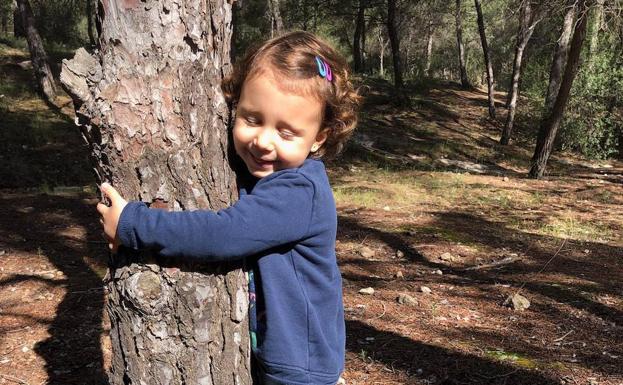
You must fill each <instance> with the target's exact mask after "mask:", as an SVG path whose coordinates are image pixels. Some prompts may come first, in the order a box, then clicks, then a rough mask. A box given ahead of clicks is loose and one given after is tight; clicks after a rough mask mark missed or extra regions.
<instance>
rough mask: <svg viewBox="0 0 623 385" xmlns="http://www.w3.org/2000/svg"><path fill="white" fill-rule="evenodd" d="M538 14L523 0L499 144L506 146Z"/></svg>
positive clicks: (512, 124)
mask: <svg viewBox="0 0 623 385" xmlns="http://www.w3.org/2000/svg"><path fill="white" fill-rule="evenodd" d="M538 17H539V16H538V14H535V13H534V12H533V10H532V6H531V5H530V1H529V0H524V1H523V4H522V5H521V10H520V12H519V31H518V32H517V43H516V45H515V59H514V60H513V74H512V75H511V92H510V94H509V95H508V102H507V107H508V114H507V115H506V123H505V124H504V129H503V130H502V138H501V139H500V144H503V145H507V144H508V143H509V142H510V139H511V133H512V131H513V126H514V124H515V111H516V110H517V99H518V98H519V79H520V77H521V64H522V60H523V54H524V52H525V50H526V46H527V45H528V42H529V41H530V38H531V37H532V33H533V32H534V28H535V27H536V25H537V24H538V23H539V21H540V19H538Z"/></svg>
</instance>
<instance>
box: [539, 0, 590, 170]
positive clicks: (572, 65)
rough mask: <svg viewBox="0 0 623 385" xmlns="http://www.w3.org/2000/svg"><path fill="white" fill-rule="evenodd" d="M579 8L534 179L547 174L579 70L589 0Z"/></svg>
mask: <svg viewBox="0 0 623 385" xmlns="http://www.w3.org/2000/svg"><path fill="white" fill-rule="evenodd" d="M577 7H578V10H577V14H578V21H577V23H576V27H575V30H574V32H573V38H572V39H571V46H570V48H569V57H568V59H567V64H566V66H565V71H564V75H563V77H562V81H561V84H560V89H559V91H558V95H556V101H555V102H554V106H553V107H552V110H551V111H550V112H548V113H547V114H546V115H545V117H544V119H543V122H542V123H541V126H540V128H539V134H538V137H537V143H536V149H535V150H534V156H533V157H532V164H531V167H530V172H529V175H530V177H532V178H540V177H542V176H543V173H544V172H545V167H546V165H547V161H548V159H549V157H550V155H551V152H552V147H553V144H554V139H555V138H556V133H557V131H558V127H559V126H560V122H561V121H562V116H563V113H564V111H565V107H566V105H567V101H568V99H569V94H570V92H571V86H572V84H573V80H574V79H575V75H576V73H577V70H578V65H579V60H580V53H581V51H582V44H583V43H584V38H585V37H586V25H587V23H588V22H587V20H588V12H587V10H588V6H587V0H579V1H578V3H577Z"/></svg>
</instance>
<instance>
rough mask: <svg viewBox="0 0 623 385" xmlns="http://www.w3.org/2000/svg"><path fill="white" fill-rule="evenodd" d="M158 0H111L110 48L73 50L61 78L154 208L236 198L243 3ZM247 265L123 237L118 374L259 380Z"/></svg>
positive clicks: (111, 159) (115, 260)
mask: <svg viewBox="0 0 623 385" xmlns="http://www.w3.org/2000/svg"><path fill="white" fill-rule="evenodd" d="M151 4H152V3H151V2H147V3H145V2H141V1H129V0H100V12H99V14H98V18H99V19H100V21H101V34H100V49H99V51H98V52H97V54H96V55H94V56H91V55H90V54H88V53H87V52H86V51H85V50H84V49H80V50H78V51H77V53H76V55H75V57H74V58H73V60H71V61H67V60H65V61H63V72H62V74H61V81H62V82H63V84H64V86H65V88H66V89H67V91H68V93H69V94H70V95H71V96H72V98H73V99H74V105H75V108H76V115H77V119H78V122H79V124H80V128H81V131H82V133H83V136H84V138H85V140H86V141H87V143H88V144H89V146H90V148H91V155H92V159H93V160H94V165H95V170H96V173H97V175H98V179H99V182H103V181H109V182H111V183H112V184H113V185H114V186H115V187H116V188H118V189H119V191H120V192H121V194H122V195H123V196H124V197H126V198H127V199H131V200H141V201H145V202H154V203H152V207H162V208H167V209H169V210H173V211H179V210H191V209H197V208H211V209H219V208H223V207H226V206H228V205H229V204H231V202H232V200H233V199H234V198H235V197H236V192H235V191H236V188H235V175H234V173H233V171H232V170H231V168H230V166H229V161H228V154H229V153H230V146H229V144H228V130H227V127H228V124H229V118H230V111H229V108H228V106H227V103H226V102H225V99H224V97H223V95H222V92H221V89H220V83H221V80H222V78H223V76H224V75H226V74H228V73H229V72H230V70H231V62H230V54H229V52H230V40H231V31H232V26H231V17H232V9H231V2H229V1H225V0H208V1H206V0H186V1H184V2H179V1H176V0H161V1H160V2H159V3H158V5H157V6H153V5H151ZM198 236H200V235H198ZM241 265H242V263H231V264H210V265H198V264H197V263H192V262H190V261H181V260H178V259H170V260H166V261H163V260H162V258H161V257H159V256H157V255H152V254H150V253H148V252H140V253H136V254H135V253H132V252H131V251H129V250H127V249H125V248H121V249H120V251H119V253H118V254H117V255H115V256H113V257H112V259H111V263H110V270H109V276H108V280H107V282H108V283H107V289H108V304H107V310H108V314H109V316H110V322H111V332H110V336H111V340H112V349H113V358H112V368H111V373H110V383H111V384H112V385H126V384H150V385H161V384H162V385H164V384H211V385H225V384H228V385H229V384H236V385H247V384H250V383H251V379H250V374H249V371H250V346H249V331H248V327H249V326H248V315H247V311H248V290H247V282H246V277H245V274H244V272H243V271H242V270H241Z"/></svg>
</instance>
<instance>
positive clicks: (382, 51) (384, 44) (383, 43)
mask: <svg viewBox="0 0 623 385" xmlns="http://www.w3.org/2000/svg"><path fill="white" fill-rule="evenodd" d="M378 40H379V46H380V48H381V49H380V53H379V75H381V77H383V76H385V67H384V65H383V61H384V59H385V49H386V48H387V44H388V42H387V40H385V38H383V31H382V30H381V29H380V28H379V35H378Z"/></svg>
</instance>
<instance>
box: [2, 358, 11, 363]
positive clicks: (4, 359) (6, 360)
mask: <svg viewBox="0 0 623 385" xmlns="http://www.w3.org/2000/svg"><path fill="white" fill-rule="evenodd" d="M9 362H11V360H10V359H8V358H3V359H2V360H0V364H7V363H9Z"/></svg>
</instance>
